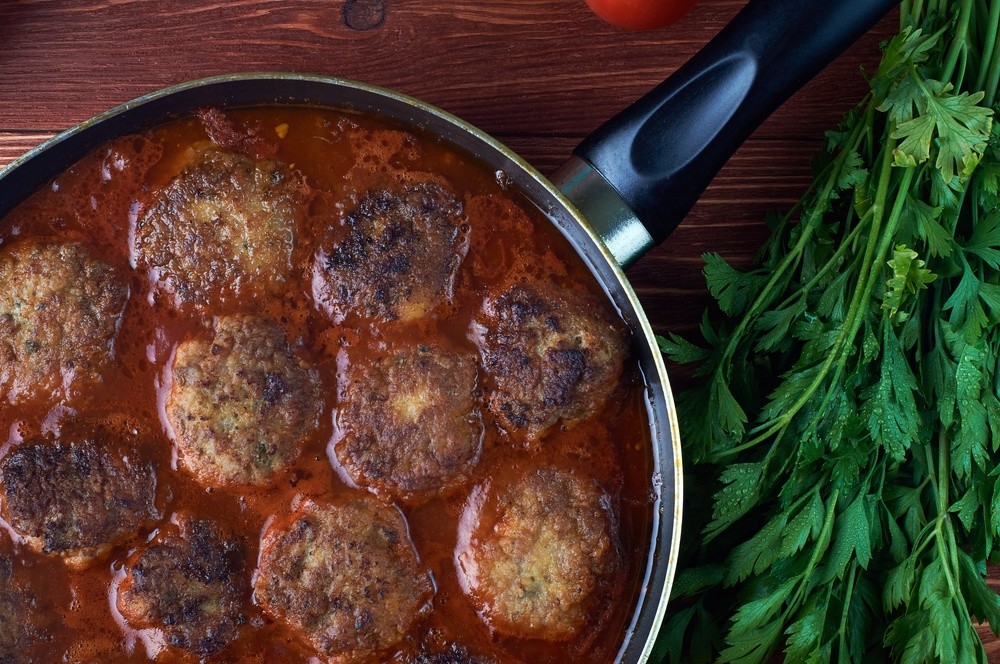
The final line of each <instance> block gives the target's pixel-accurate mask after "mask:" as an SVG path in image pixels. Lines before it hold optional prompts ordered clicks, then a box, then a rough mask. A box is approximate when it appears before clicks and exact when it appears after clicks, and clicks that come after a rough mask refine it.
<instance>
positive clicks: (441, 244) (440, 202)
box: [313, 182, 467, 323]
mask: <svg viewBox="0 0 1000 664" xmlns="http://www.w3.org/2000/svg"><path fill="white" fill-rule="evenodd" d="M464 219H465V218H464V214H463V210H462V202H461V201H459V200H458V199H457V198H456V197H455V194H454V192H452V191H451V190H450V189H448V188H446V187H444V186H442V185H439V184H434V183H430V182H425V183H421V184H411V185H407V186H405V187H402V188H401V189H399V190H387V189H381V190H377V191H373V192H370V193H368V194H367V195H366V196H365V197H364V198H363V199H362V200H361V203H360V204H359V205H358V207H357V209H356V210H355V211H354V212H352V213H351V214H350V215H348V216H347V218H346V220H345V221H344V228H343V229H341V230H342V231H343V233H342V235H343V237H341V238H340V239H339V241H334V242H333V243H332V246H324V247H322V248H321V251H320V252H319V255H318V257H317V260H316V264H315V268H314V279H313V296H314V297H315V299H316V301H317V302H318V303H319V305H320V306H321V307H322V308H323V309H324V310H325V311H326V312H327V313H328V314H329V315H330V316H331V317H332V318H333V320H334V322H335V323H340V322H341V321H342V320H343V319H344V318H345V316H346V315H347V314H348V313H349V312H352V311H353V312H355V313H357V314H360V315H362V316H368V317H372V318H376V319H381V320H397V319H399V320H403V321H407V320H413V319H417V318H421V317H423V316H426V315H427V314H428V313H430V312H431V311H432V310H434V309H435V308H436V307H437V306H438V305H441V304H445V303H447V302H449V301H450V300H451V296H452V287H453V283H454V280H455V273H456V271H457V270H458V266H459V263H461V261H462V258H464V256H465V251H466V244H467V242H466V233H465V232H463V225H464V223H465V221H464Z"/></svg>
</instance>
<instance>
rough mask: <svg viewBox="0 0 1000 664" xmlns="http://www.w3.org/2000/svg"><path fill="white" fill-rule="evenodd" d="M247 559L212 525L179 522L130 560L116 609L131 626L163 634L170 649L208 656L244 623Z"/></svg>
mask: <svg viewBox="0 0 1000 664" xmlns="http://www.w3.org/2000/svg"><path fill="white" fill-rule="evenodd" d="M246 556H247V552H246V547H245V545H244V543H243V542H242V541H241V540H239V539H238V538H235V537H232V536H230V535H227V534H224V533H223V532H221V531H220V530H219V528H218V526H216V525H215V524H214V523H213V522H211V521H208V520H200V519H193V518H185V519H182V520H181V521H180V524H179V528H174V527H168V528H167V529H166V532H163V533H160V534H159V535H158V536H157V537H156V539H155V540H154V541H153V542H151V543H150V544H148V545H146V546H144V547H142V548H141V549H140V550H139V551H138V552H136V553H135V554H133V556H132V557H131V558H130V559H129V562H128V563H127V564H126V566H125V571H126V573H127V576H126V577H125V580H124V582H123V583H122V585H121V587H120V588H119V592H118V610H119V611H120V612H121V614H122V616H124V618H125V619H126V620H127V621H128V622H129V623H130V624H131V625H132V626H133V627H137V628H147V627H156V628H159V629H162V630H163V632H164V634H165V636H166V642H167V643H168V644H170V645H171V646H173V647H175V648H181V649H184V650H188V651H190V652H192V653H194V654H196V655H198V656H200V657H208V656H211V655H213V654H215V653H217V652H219V651H220V650H222V649H223V648H225V647H226V646H227V645H229V644H230V643H231V642H232V641H234V640H235V639H236V637H237V636H238V634H239V629H240V626H241V625H242V624H244V623H245V622H246V620H247V618H246V615H245V612H244V610H245V608H246V604H245V602H246V601H247V600H248V599H249V595H250V583H249V575H248V570H247V557H246Z"/></svg>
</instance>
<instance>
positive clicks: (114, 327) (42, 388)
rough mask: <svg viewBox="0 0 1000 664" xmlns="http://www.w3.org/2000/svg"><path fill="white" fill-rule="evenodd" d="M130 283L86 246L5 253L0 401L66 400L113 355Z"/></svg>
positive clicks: (28, 246) (0, 289) (1, 260)
mask: <svg viewBox="0 0 1000 664" xmlns="http://www.w3.org/2000/svg"><path fill="white" fill-rule="evenodd" d="M127 299H128V287H127V286H126V283H125V281H124V279H123V277H122V276H121V275H120V274H119V273H118V271H117V270H115V269H114V268H112V267H111V266H110V265H106V264H105V263H102V262H100V261H98V260H96V259H94V258H93V257H92V256H91V254H90V252H89V251H88V250H87V249H86V247H84V246H83V245H81V244H77V243H75V242H67V243H62V244H46V243H30V242H21V243H18V244H15V245H13V246H11V247H10V248H8V249H6V250H3V251H0V401H2V400H4V399H6V400H7V401H9V402H11V403H18V402H21V401H24V400H28V399H32V398H35V397H45V398H59V397H62V396H66V394H65V392H67V391H68V390H69V388H70V387H71V385H72V384H73V383H74V382H75V381H76V380H77V379H85V380H94V379H96V377H97V374H98V373H99V372H100V371H101V370H102V369H103V368H105V367H106V366H107V365H108V364H109V363H110V362H111V360H112V358H113V356H114V342H115V336H116V334H117V332H118V326H119V324H120V322H121V317H122V313H123V311H124V309H125V302H126V300H127Z"/></svg>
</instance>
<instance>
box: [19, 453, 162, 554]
mask: <svg viewBox="0 0 1000 664" xmlns="http://www.w3.org/2000/svg"><path fill="white" fill-rule="evenodd" d="M0 488H2V491H3V507H4V517H5V519H6V520H7V522H8V523H9V524H10V525H11V527H13V528H14V530H16V531H17V533H18V534H19V535H21V536H22V537H23V538H24V540H25V542H26V543H27V544H28V545H29V546H30V547H31V548H32V549H34V550H35V551H37V552H39V553H44V554H52V555H59V556H62V557H63V559H64V561H65V562H66V564H67V565H69V566H71V567H75V568H80V567H85V566H86V565H87V564H88V563H90V562H91V561H92V560H93V559H94V558H96V557H98V556H101V555H103V554H104V553H105V552H106V551H108V550H109V549H110V548H111V547H112V546H114V545H115V544H117V543H119V542H121V541H123V540H125V539H127V538H129V537H130V536H133V535H137V534H138V533H139V531H140V530H141V529H142V528H143V526H144V525H146V524H147V523H148V522H149V521H150V520H152V519H155V518H157V516H158V512H157V509H156V505H155V499H156V473H155V472H154V470H153V467H152V465H150V464H147V463H143V462H141V461H139V460H138V459H137V458H135V457H134V456H127V457H126V456H119V455H115V454H113V453H112V452H111V451H110V449H109V446H108V442H107V441H105V440H98V439H93V440H82V441H79V442H56V443H49V442H35V443H29V444H26V445H23V446H20V447H17V448H15V449H14V450H13V451H12V452H10V453H9V454H7V456H5V457H4V458H3V459H2V460H0Z"/></svg>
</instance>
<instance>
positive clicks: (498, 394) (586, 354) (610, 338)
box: [474, 283, 627, 440]
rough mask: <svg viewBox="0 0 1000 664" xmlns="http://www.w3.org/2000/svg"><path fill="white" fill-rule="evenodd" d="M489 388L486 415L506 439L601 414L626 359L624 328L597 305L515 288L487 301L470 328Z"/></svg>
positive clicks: (578, 297) (565, 293)
mask: <svg viewBox="0 0 1000 664" xmlns="http://www.w3.org/2000/svg"><path fill="white" fill-rule="evenodd" d="M474 329H475V332H476V336H477V338H478V343H479V349H480V355H481V357H482V362H483V367H484V368H485V369H486V371H487V372H488V373H489V374H490V376H491V378H492V381H493V383H494V386H493V387H494V389H493V391H492V392H491V394H490V397H489V408H490V410H491V411H492V412H493V414H494V415H495V416H496V418H497V420H498V421H499V423H500V425H501V426H502V427H503V428H504V429H505V430H506V431H508V432H520V433H523V434H524V435H525V436H526V437H527V438H528V440H537V439H538V438H540V437H541V436H542V435H543V434H544V433H545V432H546V430H548V429H549V428H550V427H552V426H554V425H555V424H557V423H558V422H560V421H562V422H563V423H565V424H567V425H572V424H574V423H576V422H578V421H580V420H583V419H586V418H587V417H589V416H590V415H592V414H594V413H595V412H596V411H597V410H599V409H600V408H601V407H602V406H603V405H604V403H605V401H607V399H608V397H609V396H610V394H611V392H612V391H613V390H614V389H615V387H616V386H617V384H618V379H619V378H620V377H621V373H622V368H623V366H624V363H625V357H626V354H627V337H626V334H625V330H624V326H623V325H622V324H621V323H620V322H618V321H616V320H614V319H612V318H611V316H609V315H608V314H607V312H606V307H605V305H604V303H603V302H599V301H597V299H596V298H593V297H591V296H589V295H585V294H583V293H579V292H577V291H570V290H558V289H556V287H555V286H550V287H549V288H547V289H545V290H542V289H538V288H536V287H534V286H532V285H529V284H527V283H517V284H514V285H513V286H510V287H508V288H506V289H504V290H502V291H501V292H500V293H499V294H498V295H496V296H494V297H490V298H488V299H487V300H486V301H485V302H484V305H483V310H482V313H481V315H480V316H479V317H478V319H477V321H476V325H475V328H474Z"/></svg>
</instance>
